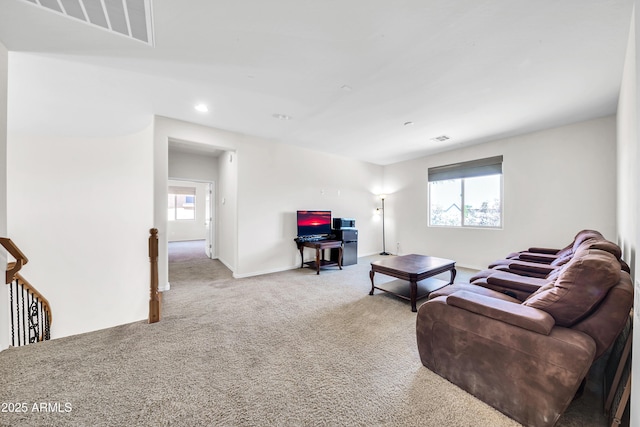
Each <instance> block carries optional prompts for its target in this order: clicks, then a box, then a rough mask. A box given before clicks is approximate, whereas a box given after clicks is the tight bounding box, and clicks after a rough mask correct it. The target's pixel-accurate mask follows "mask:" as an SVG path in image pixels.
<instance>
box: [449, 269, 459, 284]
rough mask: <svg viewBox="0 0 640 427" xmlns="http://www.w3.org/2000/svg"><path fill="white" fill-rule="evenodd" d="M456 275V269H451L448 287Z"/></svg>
mask: <svg viewBox="0 0 640 427" xmlns="http://www.w3.org/2000/svg"><path fill="white" fill-rule="evenodd" d="M456 273H457V271H456V269H455V268H452V269H451V281H450V282H449V284H450V285H451V284H452V283H453V280H454V279H455V278H456Z"/></svg>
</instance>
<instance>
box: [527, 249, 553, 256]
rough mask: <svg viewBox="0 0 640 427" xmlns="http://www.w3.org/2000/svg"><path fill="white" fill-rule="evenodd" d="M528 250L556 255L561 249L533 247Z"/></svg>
mask: <svg viewBox="0 0 640 427" xmlns="http://www.w3.org/2000/svg"><path fill="white" fill-rule="evenodd" d="M527 252H536V253H539V254H549V255H555V254H557V253H558V252H560V249H552V248H537V247H533V248H529V249H528V250H527Z"/></svg>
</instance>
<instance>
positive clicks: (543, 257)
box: [505, 229, 604, 264]
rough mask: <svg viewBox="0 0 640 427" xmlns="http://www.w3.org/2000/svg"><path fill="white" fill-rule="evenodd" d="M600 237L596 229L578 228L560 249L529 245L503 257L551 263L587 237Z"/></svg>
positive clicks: (570, 251) (570, 252)
mask: <svg viewBox="0 0 640 427" xmlns="http://www.w3.org/2000/svg"><path fill="white" fill-rule="evenodd" d="M592 237H596V238H602V239H604V236H603V235H602V234H601V233H600V232H599V231H596V230H587V229H585V230H580V231H578V232H577V233H576V235H575V237H574V238H573V240H572V241H571V243H569V244H568V245H567V246H565V247H564V248H562V249H551V248H542V247H531V248H529V249H527V250H524V251H519V252H512V253H510V254H509V255H507V256H506V257H505V259H513V260H521V261H535V262H541V263H545V264H549V263H551V262H552V261H553V260H555V259H556V258H563V257H565V256H567V255H571V254H573V252H574V249H575V248H576V246H577V245H579V244H580V243H581V242H583V241H584V240H585V239H588V238H592Z"/></svg>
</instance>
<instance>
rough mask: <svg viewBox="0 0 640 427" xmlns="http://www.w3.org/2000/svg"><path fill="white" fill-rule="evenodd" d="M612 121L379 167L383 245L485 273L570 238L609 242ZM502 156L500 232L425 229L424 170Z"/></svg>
mask: <svg viewBox="0 0 640 427" xmlns="http://www.w3.org/2000/svg"><path fill="white" fill-rule="evenodd" d="M615 141H616V139H615V119H614V118H613V117H606V118H601V119H597V120H592V121H588V122H583V123H577V124H573V125H570V126H564V127H560V128H555V129H549V130H545V131H541V132H536V133H531V134H527V135H522V136H518V137H513V138H507V139H502V140H498V141H493V142H489V143H485V144H480V145H475V146H470V147H466V148H461V149H458V150H454V151H449V152H446V153H440V154H436V155H433V156H429V157H424V158H421V159H417V160H412V161H407V162H402V163H397V164H394V165H390V166H387V167H385V170H384V186H385V191H386V192H387V194H388V195H389V196H388V199H387V200H386V201H385V203H386V206H387V214H388V215H387V218H390V219H391V221H390V222H391V224H392V225H391V226H390V227H387V230H388V234H387V246H388V247H390V249H392V251H393V250H394V249H395V248H396V244H397V243H400V252H401V253H405V254H406V253H423V254H430V255H436V256H440V257H443V258H450V259H454V260H456V261H457V262H458V265H461V266H467V267H472V268H485V267H486V266H487V264H489V263H490V262H491V261H493V260H495V259H498V258H501V257H503V256H505V255H507V254H508V253H509V252H511V251H514V250H520V249H525V248H527V247H530V246H546V247H549V246H551V247H562V246H565V245H566V244H567V243H569V242H570V241H571V240H572V239H573V237H574V235H575V234H576V232H577V231H579V230H580V229H583V228H592V229H596V230H599V231H601V232H602V233H603V234H604V235H605V236H606V237H607V238H609V239H610V240H615V238H616V235H615V231H616V226H615V224H616V192H615V189H616V178H615V176H616V175H615V144H616V142H615ZM496 155H503V156H504V163H503V179H504V197H503V204H504V213H503V222H504V228H503V229H501V230H488V229H460V228H458V229H456V228H443V227H442V228H441V227H427V215H428V213H427V187H428V185H427V169H428V168H429V167H432V166H440V165H446V164H451V163H456V162H461V161H467V160H473V159H478V158H484V157H491V156H496Z"/></svg>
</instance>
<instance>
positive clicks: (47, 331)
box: [44, 309, 51, 340]
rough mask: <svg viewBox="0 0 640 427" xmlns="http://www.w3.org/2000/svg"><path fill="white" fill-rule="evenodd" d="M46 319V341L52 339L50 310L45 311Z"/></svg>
mask: <svg viewBox="0 0 640 427" xmlns="http://www.w3.org/2000/svg"><path fill="white" fill-rule="evenodd" d="M45 314H46V316H45V318H44V336H45V339H46V340H49V339H51V331H50V329H49V310H48V309H47V310H45Z"/></svg>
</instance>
